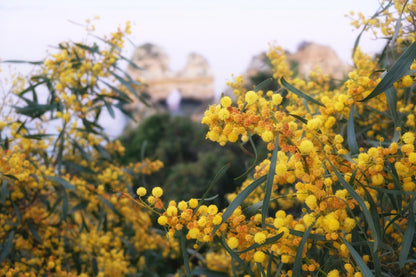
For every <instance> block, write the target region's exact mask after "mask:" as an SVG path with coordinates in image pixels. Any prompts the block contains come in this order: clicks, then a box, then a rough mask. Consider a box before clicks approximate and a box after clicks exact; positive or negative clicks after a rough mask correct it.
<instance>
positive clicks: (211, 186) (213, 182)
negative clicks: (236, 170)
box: [194, 164, 230, 212]
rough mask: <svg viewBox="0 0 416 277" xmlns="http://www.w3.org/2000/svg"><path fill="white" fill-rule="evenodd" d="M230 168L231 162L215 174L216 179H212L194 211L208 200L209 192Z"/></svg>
mask: <svg viewBox="0 0 416 277" xmlns="http://www.w3.org/2000/svg"><path fill="white" fill-rule="evenodd" d="M229 168H230V164H226V165H224V166H223V167H222V168H221V169H220V170H219V171H218V173H217V174H216V175H215V177H214V179H213V180H212V181H211V183H210V184H209V185H208V188H207V190H206V191H205V193H204V194H203V195H202V197H201V200H200V201H198V206H197V207H196V208H195V210H194V212H196V211H197V210H198V208H199V206H201V205H202V203H203V202H204V201H205V200H206V198H207V196H208V194H209V192H210V191H211V190H212V189H213V188H214V186H215V185H216V184H217V182H218V180H220V179H221V177H222V176H223V175H224V174H225V173H226V172H227V170H228V169H229Z"/></svg>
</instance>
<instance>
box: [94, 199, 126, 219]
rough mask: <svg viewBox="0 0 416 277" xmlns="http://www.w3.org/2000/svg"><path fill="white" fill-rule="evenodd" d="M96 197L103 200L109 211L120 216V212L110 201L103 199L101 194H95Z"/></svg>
mask: <svg viewBox="0 0 416 277" xmlns="http://www.w3.org/2000/svg"><path fill="white" fill-rule="evenodd" d="M97 197H98V198H99V199H100V200H101V202H103V203H104V204H105V205H106V206H107V207H108V208H110V210H111V211H113V213H115V214H116V215H118V216H120V217H121V216H122V215H121V214H120V212H119V211H117V209H116V207H115V206H114V205H113V203H111V202H110V201H108V200H107V199H105V198H104V197H102V196H101V195H97Z"/></svg>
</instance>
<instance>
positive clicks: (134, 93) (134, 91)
mask: <svg viewBox="0 0 416 277" xmlns="http://www.w3.org/2000/svg"><path fill="white" fill-rule="evenodd" d="M110 73H111V75H113V76H114V77H115V78H116V79H117V80H118V81H119V82H120V83H121V84H122V85H123V86H125V87H126V88H127V89H128V90H129V91H130V92H131V93H133V95H134V96H136V97H137V98H138V99H140V101H141V102H142V103H143V104H145V105H146V106H147V107H150V104H149V103H148V102H147V101H146V99H144V98H143V97H142V96H141V95H139V94H137V91H136V90H135V89H134V88H133V86H132V84H134V83H135V82H134V80H133V79H131V77H130V76H129V75H128V74H126V73H125V75H126V77H127V78H128V79H129V81H127V80H125V79H123V78H122V77H120V76H119V75H117V74H115V73H114V72H110Z"/></svg>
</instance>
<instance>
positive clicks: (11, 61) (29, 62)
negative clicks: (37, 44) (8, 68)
mask: <svg viewBox="0 0 416 277" xmlns="http://www.w3.org/2000/svg"><path fill="white" fill-rule="evenodd" d="M0 63H28V64H33V65H39V64H43V61H36V62H31V61H22V60H5V61H0Z"/></svg>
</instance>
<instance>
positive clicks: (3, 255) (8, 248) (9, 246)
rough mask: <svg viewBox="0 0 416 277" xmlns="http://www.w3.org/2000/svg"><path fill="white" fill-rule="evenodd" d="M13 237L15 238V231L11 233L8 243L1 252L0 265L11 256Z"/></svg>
mask: <svg viewBox="0 0 416 277" xmlns="http://www.w3.org/2000/svg"><path fill="white" fill-rule="evenodd" d="M13 237H14V231H11V232H10V234H9V237H8V238H7V241H6V243H5V244H4V246H3V249H2V250H1V254H0V264H1V263H2V262H3V260H4V259H5V258H6V257H7V256H8V255H9V254H10V252H11V251H12V247H13Z"/></svg>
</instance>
